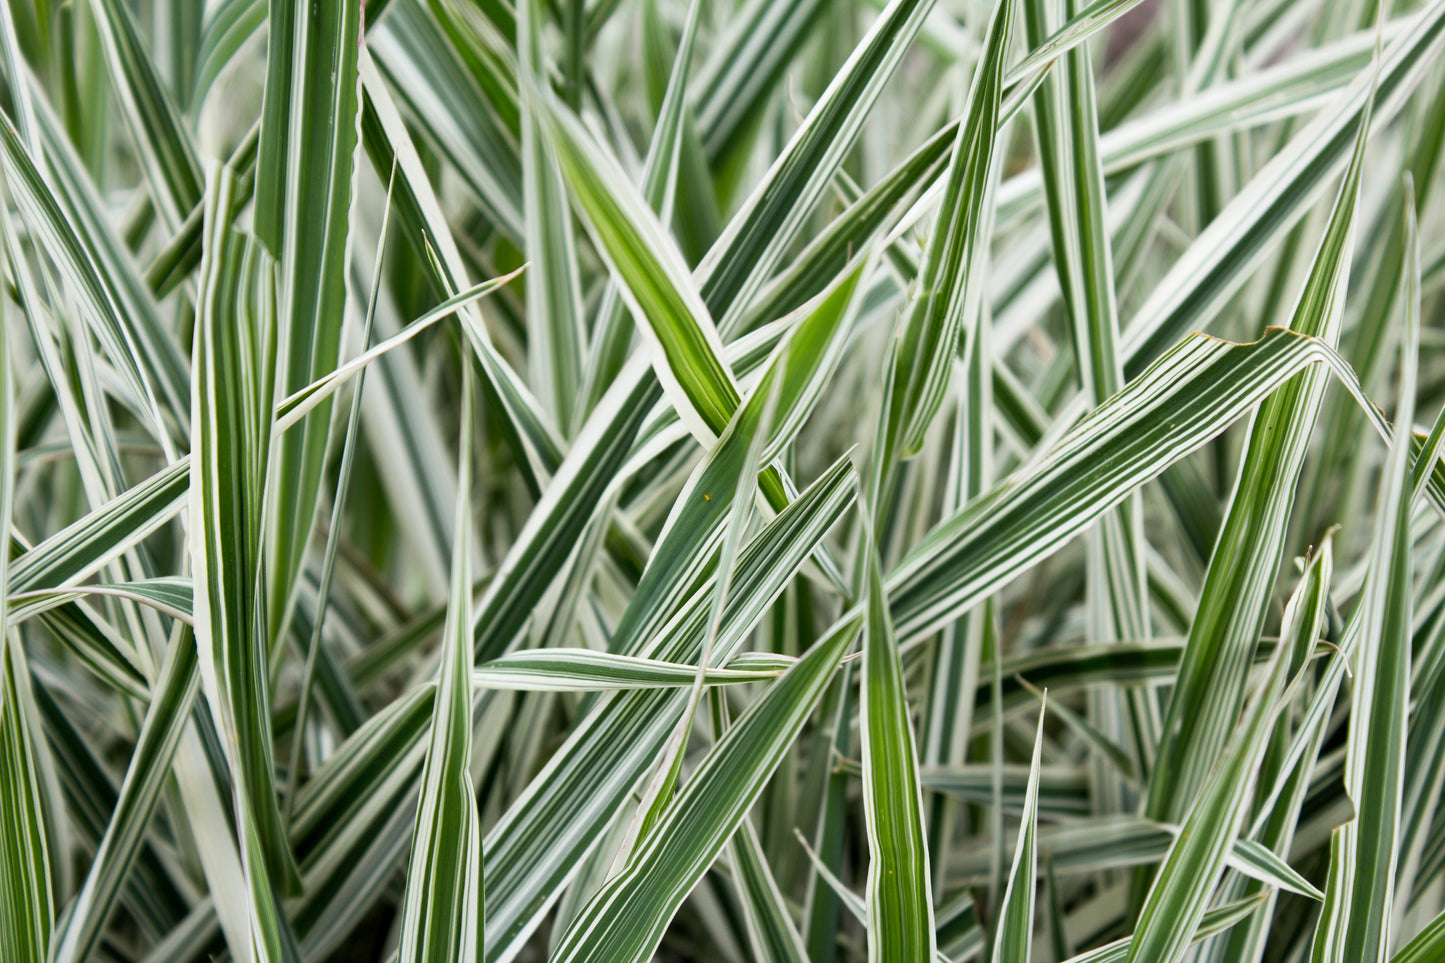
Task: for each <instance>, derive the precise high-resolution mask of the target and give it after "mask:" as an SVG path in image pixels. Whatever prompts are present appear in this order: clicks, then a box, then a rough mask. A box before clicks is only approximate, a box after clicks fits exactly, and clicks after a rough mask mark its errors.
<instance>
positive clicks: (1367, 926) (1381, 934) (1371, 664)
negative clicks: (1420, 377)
mask: <svg viewBox="0 0 1445 963" xmlns="http://www.w3.org/2000/svg"><path fill="white" fill-rule="evenodd" d="M1404 195H1405V197H1404V201H1405V208H1406V210H1405V224H1404V230H1405V251H1406V255H1405V256H1406V268H1405V270H1404V272H1403V273H1402V279H1401V280H1402V284H1403V288H1402V291H1401V295H1400V300H1401V302H1402V304H1403V309H1404V313H1405V330H1404V335H1403V338H1402V342H1401V348H1400V351H1401V359H1400V364H1401V369H1402V370H1401V375H1400V400H1399V405H1398V408H1397V410H1396V413H1395V420H1396V424H1397V428H1396V430H1395V433H1394V437H1393V438H1392V439H1391V443H1390V452H1389V456H1388V460H1387V461H1386V463H1385V474H1384V477H1383V478H1382V479H1381V481H1380V495H1379V508H1378V512H1377V516H1376V517H1377V519H1378V521H1377V523H1376V524H1377V527H1376V529H1375V537H1374V539H1373V541H1372V542H1371V546H1370V569H1369V576H1368V579H1367V581H1366V584H1365V589H1364V593H1363V595H1362V597H1361V599H1360V603H1359V608H1360V612H1361V613H1362V614H1361V616H1360V625H1361V637H1360V642H1359V645H1358V651H1357V653H1356V655H1355V662H1354V665H1355V670H1354V687H1353V688H1352V689H1351V694H1350V719H1349V735H1348V742H1347V749H1346V756H1345V792H1346V794H1347V795H1348V797H1349V799H1350V801H1351V802H1352V803H1353V804H1354V810H1355V818H1354V819H1352V820H1350V821H1349V822H1348V823H1346V824H1345V825H1344V826H1342V827H1341V828H1339V829H1337V830H1336V831H1335V833H1334V836H1333V838H1332V840H1331V846H1330V874H1329V880H1328V884H1327V886H1326V890H1325V892H1326V899H1325V907H1324V909H1323V910H1322V911H1321V913H1320V919H1319V925H1318V927H1317V928H1316V930H1315V939H1314V946H1313V949H1312V950H1311V959H1312V960H1314V961H1315V963H1326V961H1330V963H1334V961H1344V960H1351V961H1354V960H1360V961H1363V960H1381V961H1383V960H1385V959H1386V958H1387V957H1388V954H1389V950H1390V929H1391V913H1392V904H1393V900H1394V899H1395V893H1394V882H1395V871H1396V865H1397V862H1398V858H1397V856H1398V854H1397V850H1398V849H1399V845H1400V825H1399V823H1400V799H1401V796H1402V794H1403V783H1404V766H1405V733H1406V722H1407V720H1408V717H1409V676H1410V640H1411V609H1412V592H1411V579H1412V576H1411V570H1412V560H1411V551H1410V515H1411V501H1412V499H1411V497H1410V487H1411V476H1410V458H1409V456H1410V440H1411V430H1410V425H1411V423H1412V421H1413V419H1414V412H1415V385H1416V378H1417V375H1416V364H1417V358H1418V351H1419V338H1420V287H1419V286H1420V246H1419V245H1420V239H1419V233H1418V227H1417V225H1416V222H1415V198H1414V189H1413V184H1412V183H1410V181H1409V175H1408V173H1407V174H1406V189H1405V191H1404Z"/></svg>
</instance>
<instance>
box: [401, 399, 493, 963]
mask: <svg viewBox="0 0 1445 963" xmlns="http://www.w3.org/2000/svg"><path fill="white" fill-rule="evenodd" d="M470 377H471V376H470V373H468V374H467V375H466V377H465V378H464V382H465V385H464V388H463V390H462V419H461V421H462V427H461V432H462V440H461V444H460V453H459V455H458V457H457V465H458V475H459V477H458V479H457V518H467V517H468V516H469V515H470V514H471V512H470V510H469V509H470V507H471V501H472V473H471V460H472V405H473V401H472V390H471V382H470ZM469 533H470V526H469V525H458V526H457V535H456V541H455V543H454V546H453V549H452V576H451V599H450V602H449V604H448V606H447V621H446V626H445V628H444V629H443V630H442V652H441V668H440V674H439V677H438V679H437V687H436V697H435V699H434V700H433V705H434V708H433V710H432V718H431V737H430V740H429V741H428V745H427V752H426V766H425V768H424V769H423V770H422V777H421V800H420V803H419V804H418V806H417V813H416V828H415V829H414V830H413V831H412V843H411V858H410V860H409V861H408V867H407V889H406V897H405V899H404V900H403V902H402V921H401V945H400V951H399V954H398V959H399V960H400V961H401V963H416V961H425V963H431V961H437V963H441V961H444V960H470V959H476V957H477V949H478V947H479V946H480V945H481V941H482V925H483V915H482V875H481V874H482V838H481V827H480V824H479V820H478V818H477V801H476V794H475V792H474V791H473V788H472V776H471V770H470V765H471V756H472V684H471V675H472V640H471V625H472V592H471V585H472V574H471V557H472V548H471V544H470V534H469Z"/></svg>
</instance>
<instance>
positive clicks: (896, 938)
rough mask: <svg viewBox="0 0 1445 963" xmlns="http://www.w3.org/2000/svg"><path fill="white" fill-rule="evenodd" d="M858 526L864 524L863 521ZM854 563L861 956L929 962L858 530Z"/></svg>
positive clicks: (905, 762)
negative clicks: (863, 876) (858, 570)
mask: <svg viewBox="0 0 1445 963" xmlns="http://www.w3.org/2000/svg"><path fill="white" fill-rule="evenodd" d="M864 527H865V529H866V530H868V531H871V530H872V525H871V524H870V523H868V522H867V521H866V520H865V522H864ZM859 562H860V564H861V565H862V566H864V570H863V574H862V578H864V579H866V582H865V583H864V584H865V585H866V589H865V593H864V605H865V606H866V608H867V614H866V616H865V617H864V620H863V673H862V676H861V680H860V682H859V685H860V687H861V689H862V697H861V699H860V713H859V718H858V731H859V736H860V738H861V740H862V743H863V798H864V802H865V812H866V814H867V821H868V958H869V959H872V960H930V959H932V958H933V956H934V954H935V953H936V952H937V949H938V944H937V940H936V937H935V935H934V920H933V874H932V873H931V872H930V870H929V866H928V841H927V834H926V832H925V831H924V825H923V789H922V786H921V785H920V780H919V778H918V752H917V750H916V749H915V747H914V737H913V723H912V721H911V719H910V718H909V715H910V713H909V709H908V693H907V691H906V690H905V688H904V684H903V667H902V664H901V663H900V661H899V658H898V640H897V638H896V636H895V635H894V634H893V622H892V619H891V618H890V617H889V614H888V597H887V595H885V594H884V591H883V574H882V572H881V570H880V568H879V562H878V553H877V551H876V549H874V547H873V541H872V539H871V538H869V537H867V536H866V535H865V537H864V539H863V542H862V548H861V549H860V559H859Z"/></svg>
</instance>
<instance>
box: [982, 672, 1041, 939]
mask: <svg viewBox="0 0 1445 963" xmlns="http://www.w3.org/2000/svg"><path fill="white" fill-rule="evenodd" d="M1047 708H1048V696H1047V694H1045V696H1044V701H1043V704H1042V705H1040V706H1039V730H1038V734H1037V735H1035V736H1034V759H1033V762H1032V763H1031V764H1030V765H1029V787H1028V791H1027V794H1026V795H1025V796H1024V812H1023V827H1022V829H1020V831H1019V842H1018V848H1017V849H1015V850H1014V860H1013V868H1012V869H1011V870H1009V877H1008V888H1007V889H1006V890H1004V894H1003V901H1002V902H1001V903H999V910H998V925H997V926H996V927H995V929H994V937H993V959H994V963H1004V961H1009V963H1028V960H1029V958H1030V954H1031V953H1032V952H1033V945H1034V898H1035V886H1034V879H1035V878H1036V877H1037V876H1038V871H1039V853H1038V840H1037V838H1036V837H1037V833H1038V818H1039V763H1040V760H1041V755H1042V752H1043V745H1044V712H1045V711H1046V710H1047Z"/></svg>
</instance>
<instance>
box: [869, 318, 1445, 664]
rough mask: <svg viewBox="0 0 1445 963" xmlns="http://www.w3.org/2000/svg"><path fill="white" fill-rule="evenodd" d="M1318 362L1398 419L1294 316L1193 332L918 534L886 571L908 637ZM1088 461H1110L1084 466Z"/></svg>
mask: <svg viewBox="0 0 1445 963" xmlns="http://www.w3.org/2000/svg"><path fill="white" fill-rule="evenodd" d="M1318 363H1324V364H1326V365H1328V366H1329V368H1330V370H1331V371H1332V372H1333V373H1334V375H1335V377H1336V378H1337V379H1338V381H1339V382H1340V384H1341V385H1342V386H1343V387H1345V388H1346V389H1347V390H1348V391H1350V393H1351V395H1352V396H1353V397H1354V398H1355V400H1356V402H1357V403H1358V404H1359V405H1360V406H1361V407H1362V408H1365V409H1368V412H1367V413H1368V414H1370V415H1371V418H1372V423H1373V424H1375V426H1376V428H1377V429H1379V430H1381V431H1388V430H1389V429H1388V426H1387V425H1386V424H1385V422H1384V418H1383V416H1381V415H1380V414H1379V412H1378V411H1377V410H1376V409H1375V408H1374V407H1373V406H1372V405H1371V404H1370V402H1369V401H1368V400H1367V399H1366V398H1365V396H1364V394H1363V392H1362V391H1361V389H1360V387H1359V383H1358V381H1357V380H1356V379H1355V378H1354V375H1353V373H1352V372H1351V371H1350V370H1349V368H1348V366H1347V365H1345V364H1344V362H1343V361H1342V360H1341V359H1340V358H1339V355H1338V354H1337V353H1336V352H1335V351H1334V350H1333V349H1332V348H1330V347H1329V345H1327V344H1325V343H1324V342H1322V341H1320V340H1319V339H1317V338H1312V337H1309V336H1307V335H1301V334H1298V333H1296V332H1293V331H1289V330H1288V329H1284V328H1269V329H1267V330H1266V331H1265V334H1264V336H1263V337H1262V338H1260V340H1258V341H1255V342H1251V343H1249V344H1245V345H1241V344H1234V343H1231V342H1227V341H1223V340H1220V339H1217V338H1211V337H1209V336H1207V335H1192V336H1190V337H1189V338H1186V339H1185V340H1184V341H1182V342H1180V343H1179V345H1177V346H1176V347H1175V348H1174V349H1173V350H1171V351H1170V352H1168V353H1167V354H1165V355H1164V356H1163V357H1161V358H1160V359H1159V360H1158V361H1157V362H1156V363H1155V364H1154V365H1153V366H1152V367H1151V368H1150V369H1149V370H1148V371H1146V372H1145V373H1144V374H1142V375H1140V376H1139V377H1138V378H1137V379H1135V380H1134V381H1132V382H1130V383H1129V384H1128V385H1127V386H1126V387H1125V388H1124V390H1123V391H1121V392H1120V393H1119V394H1118V395H1115V396H1114V398H1112V399H1110V401H1108V402H1107V403H1105V404H1104V405H1102V406H1100V407H1099V408H1097V409H1095V410H1094V411H1093V412H1091V413H1090V415H1089V416H1088V417H1087V418H1086V419H1084V420H1083V421H1081V422H1079V424H1078V425H1076V426H1075V427H1074V429H1073V430H1072V431H1070V432H1069V433H1068V435H1067V436H1065V437H1064V438H1063V439H1061V440H1060V441H1059V442H1058V443H1057V444H1056V445H1054V446H1053V447H1052V448H1051V449H1050V450H1049V451H1048V452H1047V457H1040V458H1038V459H1037V460H1035V461H1034V462H1033V463H1031V464H1030V465H1029V466H1026V467H1025V468H1023V469H1021V470H1019V471H1018V472H1016V473H1015V474H1014V475H1013V476H1012V477H1010V478H1007V479H1004V480H1003V481H1002V482H1000V483H999V484H998V485H996V486H995V487H994V488H993V489H992V490H991V491H990V492H988V493H987V494H986V495H984V496H983V497H981V498H979V499H977V500H975V501H974V502H972V503H971V504H970V505H968V506H967V507H965V508H963V509H962V510H961V511H959V512H957V513H955V514H954V515H952V516H950V517H948V518H946V519H944V520H943V521H942V522H940V523H939V524H938V525H937V526H935V527H934V528H933V530H932V531H930V532H929V534H928V535H926V536H925V537H924V538H923V539H922V540H920V541H919V542H918V544H917V545H916V546H915V547H914V548H913V550H912V551H911V552H909V553H908V555H907V556H906V557H905V558H904V559H903V560H902V561H901V562H900V563H899V565H898V566H896V567H895V568H894V569H893V571H891V572H890V573H889V574H888V576H887V577H886V579H885V583H886V584H887V586H888V588H889V602H890V605H891V606H892V610H893V617H894V620H895V624H896V625H897V630H898V633H899V636H900V637H901V638H902V639H903V640H904V642H905V644H906V643H908V642H909V641H911V640H913V639H917V638H921V637H923V636H925V635H927V634H928V633H929V632H932V631H935V630H936V629H938V628H939V627H941V626H942V625H944V624H946V623H947V622H949V621H951V620H953V619H954V618H957V617H958V615H960V614H962V612H964V611H967V610H968V608H970V607H972V606H973V605H976V604H977V603H978V602H979V601H980V600H982V599H983V598H984V597H986V596H987V595H988V594H989V593H991V592H993V591H994V590H996V589H997V588H998V587H999V586H1001V585H1002V584H1004V583H1005V582H1007V581H1008V580H1009V579H1010V578H1012V577H1013V576H1014V575H1016V574H1018V573H1019V572H1021V571H1023V570H1024V569H1026V568H1028V567H1029V566H1030V565H1032V564H1034V563H1035V562H1037V561H1039V560H1040V559H1043V558H1045V557H1046V556H1048V555H1050V554H1052V553H1053V552H1054V551H1056V550H1057V549H1058V548H1059V547H1061V546H1062V545H1063V544H1064V543H1065V542H1066V541H1067V540H1068V539H1070V538H1072V537H1073V536H1074V535H1076V534H1078V533H1079V532H1080V531H1082V530H1083V529H1084V528H1086V527H1087V526H1088V525H1089V524H1090V523H1092V522H1093V521H1094V520H1095V519H1096V518H1098V517H1099V516H1100V515H1101V514H1103V513H1104V512H1106V511H1108V510H1109V509H1111V508H1113V507H1114V506H1115V505H1117V504H1119V502H1121V501H1122V500H1123V499H1124V498H1126V497H1127V496H1128V494H1129V493H1130V492H1132V491H1133V490H1134V489H1135V488H1136V487H1138V486H1139V485H1141V484H1143V483H1144V482H1146V481H1148V480H1149V479H1151V478H1153V477H1155V476H1156V475H1157V474H1158V473H1159V472H1160V471H1162V470H1163V469H1164V468H1165V467H1167V466H1168V465H1170V464H1172V463H1173V462H1174V461H1177V460H1178V459H1179V458H1182V457H1183V456H1184V455H1186V454H1188V453H1189V452H1191V451H1193V450H1194V449H1195V448H1197V447H1199V446H1200V445H1202V444H1203V443H1204V442H1205V441H1207V440H1208V439H1210V438H1212V437H1214V436H1215V435H1217V434H1218V433H1219V432H1221V431H1223V430H1224V428H1225V427H1226V426H1228V425H1229V424H1230V423H1232V422H1233V421H1234V420H1235V419H1237V418H1238V417H1240V416H1241V415H1243V414H1244V413H1245V412H1247V411H1249V410H1250V409H1251V408H1253V407H1254V406H1255V405H1257V404H1258V403H1259V402H1261V401H1263V400H1264V399H1265V398H1267V397H1268V396H1269V395H1271V394H1273V393H1274V392H1275V391H1277V390H1278V389H1279V387H1280V385H1282V384H1284V383H1285V382H1286V381H1288V380H1289V379H1290V378H1292V377H1293V376H1294V375H1296V374H1298V373H1299V372H1300V371H1302V370H1304V369H1305V368H1306V367H1307V366H1309V365H1313V364H1318ZM1083 465H1107V469H1106V470H1105V471H1103V472H1098V473H1095V472H1088V471H1081V470H1080V467H1081V466H1083ZM1432 494H1433V493H1432ZM1020 545H1023V546H1026V548H1024V549H1019V548H1018V546H1020Z"/></svg>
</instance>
